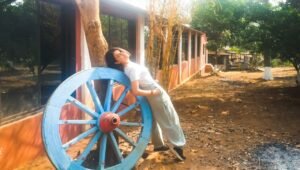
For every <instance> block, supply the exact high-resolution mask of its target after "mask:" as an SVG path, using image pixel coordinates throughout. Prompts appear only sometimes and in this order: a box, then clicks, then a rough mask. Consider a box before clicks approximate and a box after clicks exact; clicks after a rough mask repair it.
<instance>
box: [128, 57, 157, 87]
mask: <svg viewBox="0 0 300 170" xmlns="http://www.w3.org/2000/svg"><path fill="white" fill-rule="evenodd" d="M124 73H125V74H126V75H127V76H128V77H129V79H130V81H131V82H132V81H136V80H138V82H139V85H140V86H141V87H145V86H148V85H152V84H155V80H154V79H153V78H152V76H151V74H150V72H149V70H148V68H147V67H145V66H142V65H139V64H137V63H134V62H132V61H129V63H128V64H127V65H126V66H125V67H124Z"/></svg>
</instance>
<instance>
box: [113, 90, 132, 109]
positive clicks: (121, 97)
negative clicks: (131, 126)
mask: <svg viewBox="0 0 300 170" xmlns="http://www.w3.org/2000/svg"><path fill="white" fill-rule="evenodd" d="M128 91H129V88H126V89H125V90H124V91H123V92H122V94H121V96H120V97H119V99H118V101H117V102H116V103H115V104H114V106H113V108H112V109H111V111H112V112H113V113H115V112H116V111H117V109H118V108H119V106H120V104H121V103H122V101H123V100H124V98H125V97H126V94H127V92H128Z"/></svg>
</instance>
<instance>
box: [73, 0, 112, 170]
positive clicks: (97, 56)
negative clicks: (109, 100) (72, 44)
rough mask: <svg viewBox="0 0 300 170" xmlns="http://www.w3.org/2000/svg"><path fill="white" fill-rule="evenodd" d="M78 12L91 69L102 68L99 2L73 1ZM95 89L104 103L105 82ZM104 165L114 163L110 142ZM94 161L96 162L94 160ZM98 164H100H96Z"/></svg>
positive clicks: (103, 44)
mask: <svg viewBox="0 0 300 170" xmlns="http://www.w3.org/2000/svg"><path fill="white" fill-rule="evenodd" d="M75 2H76V4H77V7H78V9H79V12H80V16H81V21H82V24H83V27H84V33H85V37H86V41H87V45H88V50H89V55H90V60H91V65H92V67H98V66H104V55H105V53H106V51H107V50H108V45H107V41H106V40H105V37H104V35H103V33H102V26H101V21H100V2H99V0H75ZM94 83H95V89H96V91H97V93H98V96H99V98H100V100H101V101H104V98H105V94H106V87H107V82H99V81H95V82H94ZM99 144H100V143H99V142H98V143H97V149H96V153H97V154H96V155H99V148H100V145H99ZM106 158H107V159H106V160H105V164H106V165H108V166H109V165H113V164H115V163H116V160H117V159H116V156H115V155H114V154H113V149H112V145H111V142H108V144H107V150H106ZM94 161H96V160H94ZM98 164H100V163H98Z"/></svg>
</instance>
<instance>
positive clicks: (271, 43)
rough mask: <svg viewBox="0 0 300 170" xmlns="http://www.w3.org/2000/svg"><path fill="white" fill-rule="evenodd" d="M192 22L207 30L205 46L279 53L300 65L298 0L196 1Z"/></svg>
mask: <svg viewBox="0 0 300 170" xmlns="http://www.w3.org/2000/svg"><path fill="white" fill-rule="evenodd" d="M195 6H196V7H195V9H194V11H193V15H192V26H193V27H195V28H197V29H200V30H202V31H204V32H206V33H207V36H208V39H209V44H208V46H207V47H208V49H209V50H213V51H217V50H221V49H222V48H224V47H226V46H236V47H238V48H240V49H244V50H247V51H250V52H251V53H262V54H264V55H265V56H266V55H267V56H272V57H279V58H281V59H283V60H289V61H291V62H292V63H293V65H294V67H295V69H296V70H297V72H298V74H299V68H300V48H299V44H300V2H299V1H298V0H287V1H286V2H285V3H281V4H279V5H278V6H273V5H272V4H271V3H270V2H269V1H268V0H222V1H221V0H206V1H200V3H197V5H195Z"/></svg>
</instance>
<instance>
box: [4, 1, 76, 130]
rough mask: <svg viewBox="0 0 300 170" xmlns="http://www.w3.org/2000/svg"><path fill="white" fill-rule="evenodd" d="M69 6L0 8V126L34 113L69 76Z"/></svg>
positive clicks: (21, 4) (71, 29) (71, 59)
mask: <svg viewBox="0 0 300 170" xmlns="http://www.w3.org/2000/svg"><path fill="white" fill-rule="evenodd" d="M71 6H72V5H69V4H68V7H67V5H66V6H63V5H60V4H52V3H49V2H44V1H36V0H26V1H15V2H12V3H8V4H5V5H3V6H1V7H0V12H1V14H0V25H1V27H0V125H1V124H5V123H8V122H10V121H12V120H16V119H18V118H23V117H24V116H25V115H28V114H33V113H36V111H38V110H40V109H41V107H42V106H43V105H44V104H45V103H46V101H47V100H48V98H49V97H50V95H51V94H52V92H53V91H54V89H55V88H56V87H57V86H58V85H59V84H60V83H61V82H62V81H63V80H64V79H65V78H66V77H68V76H69V75H70V74H73V73H74V71H75V53H74V51H75V50H74V46H75V45H74V44H75V41H74V33H75V31H74V17H73V16H72V15H73V14H74V13H73V12H74V11H75V8H74V7H71ZM39 11H41V13H39Z"/></svg>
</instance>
